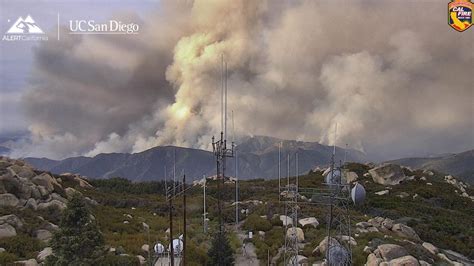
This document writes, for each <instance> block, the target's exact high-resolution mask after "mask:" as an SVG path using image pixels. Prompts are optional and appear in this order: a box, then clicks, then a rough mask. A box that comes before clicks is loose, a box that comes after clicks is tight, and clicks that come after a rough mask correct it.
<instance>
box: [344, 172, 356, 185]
mask: <svg viewBox="0 0 474 266" xmlns="http://www.w3.org/2000/svg"><path fill="white" fill-rule="evenodd" d="M358 178H359V176H358V175H357V174H356V173H355V172H347V173H346V180H347V183H352V182H355V181H357V179H358Z"/></svg>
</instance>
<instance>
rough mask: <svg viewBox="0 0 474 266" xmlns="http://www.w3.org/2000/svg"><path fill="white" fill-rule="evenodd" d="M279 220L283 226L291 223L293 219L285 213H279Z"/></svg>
mask: <svg viewBox="0 0 474 266" xmlns="http://www.w3.org/2000/svg"><path fill="white" fill-rule="evenodd" d="M280 221H282V222H283V226H287V225H293V219H292V218H290V217H288V216H286V215H280Z"/></svg>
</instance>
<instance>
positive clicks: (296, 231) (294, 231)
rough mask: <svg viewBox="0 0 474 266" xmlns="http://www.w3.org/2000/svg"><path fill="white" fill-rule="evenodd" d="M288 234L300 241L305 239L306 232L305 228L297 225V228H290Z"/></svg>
mask: <svg viewBox="0 0 474 266" xmlns="http://www.w3.org/2000/svg"><path fill="white" fill-rule="evenodd" d="M286 236H287V237H289V238H295V237H296V239H297V240H298V242H303V241H304V233H303V229H301V228H299V227H296V228H293V227H291V228H288V230H287V231H286Z"/></svg>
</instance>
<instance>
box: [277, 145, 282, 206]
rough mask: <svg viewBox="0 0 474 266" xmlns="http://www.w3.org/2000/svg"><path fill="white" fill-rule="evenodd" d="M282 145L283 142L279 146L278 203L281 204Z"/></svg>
mask: <svg viewBox="0 0 474 266" xmlns="http://www.w3.org/2000/svg"><path fill="white" fill-rule="evenodd" d="M281 145H282V142H281V141H280V143H279V144H278V202H280V196H281Z"/></svg>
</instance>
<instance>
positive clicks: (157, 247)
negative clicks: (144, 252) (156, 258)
mask: <svg viewBox="0 0 474 266" xmlns="http://www.w3.org/2000/svg"><path fill="white" fill-rule="evenodd" d="M153 249H154V250H155V253H157V254H160V255H161V254H163V253H164V252H165V246H163V245H162V244H161V243H156V245H155V247H154V248H153Z"/></svg>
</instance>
